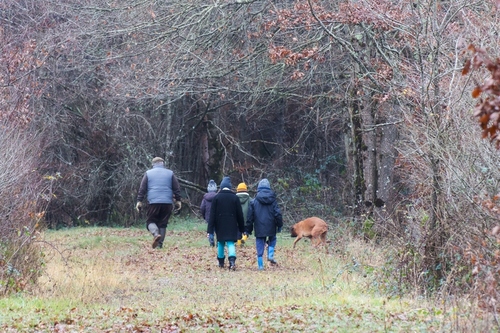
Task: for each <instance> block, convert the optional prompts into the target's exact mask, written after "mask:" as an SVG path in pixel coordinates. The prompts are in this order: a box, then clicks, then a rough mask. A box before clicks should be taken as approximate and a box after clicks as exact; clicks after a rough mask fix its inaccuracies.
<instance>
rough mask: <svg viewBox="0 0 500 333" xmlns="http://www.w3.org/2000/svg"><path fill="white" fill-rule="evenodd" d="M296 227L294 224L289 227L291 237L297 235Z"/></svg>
mask: <svg viewBox="0 0 500 333" xmlns="http://www.w3.org/2000/svg"><path fill="white" fill-rule="evenodd" d="M296 227H297V226H296V225H295V224H294V225H292V226H291V227H290V236H291V237H297V235H298V234H297V231H296Z"/></svg>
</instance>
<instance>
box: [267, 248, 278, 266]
mask: <svg viewBox="0 0 500 333" xmlns="http://www.w3.org/2000/svg"><path fill="white" fill-rule="evenodd" d="M267 260H268V261H269V262H270V263H271V265H277V264H278V263H277V262H276V260H274V246H269V247H268V248H267Z"/></svg>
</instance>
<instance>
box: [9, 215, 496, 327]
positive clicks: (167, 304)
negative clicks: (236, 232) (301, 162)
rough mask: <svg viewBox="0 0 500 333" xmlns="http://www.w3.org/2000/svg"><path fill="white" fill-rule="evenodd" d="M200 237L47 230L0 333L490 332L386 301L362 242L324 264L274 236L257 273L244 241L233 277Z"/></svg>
mask: <svg viewBox="0 0 500 333" xmlns="http://www.w3.org/2000/svg"><path fill="white" fill-rule="evenodd" d="M204 229H205V224H204V223H201V222H199V221H185V220H180V219H178V220H174V221H173V223H172V224H171V225H170V226H169V229H168V232H167V238H166V244H165V246H164V248H163V249H161V250H153V249H151V248H150V242H151V237H150V235H149V234H148V233H147V231H146V229H145V228H131V229H123V228H117V229H113V228H74V229H69V230H59V231H48V232H46V233H45V235H44V240H45V241H46V243H44V246H43V252H44V254H45V256H46V257H45V260H46V273H45V274H44V275H43V276H42V277H41V278H40V283H39V286H38V287H37V289H36V290H34V291H33V292H32V293H24V294H22V295H15V296H13V297H10V298H8V299H3V300H0V331H2V332H460V331H463V332H474V331H476V332H484V331H485V330H488V331H493V329H492V328H491V327H490V326H489V323H488V322H486V321H481V322H479V325H478V320H477V314H475V313H472V312H471V310H470V309H469V310H467V309H465V308H464V307H463V306H460V307H457V305H454V306H453V307H451V306H450V305H447V304H440V305H434V304H432V303H429V302H426V301H424V300H423V299H412V298H411V297H408V298H404V297H403V298H401V297H389V296H388V295H389V291H390V290H391V288H392V287H391V285H390V283H389V282H388V281H384V279H383V278H382V277H383V274H382V271H381V267H382V264H383V258H382V256H381V255H380V254H379V253H378V250H376V249H375V248H372V247H370V246H369V245H367V244H364V243H357V242H356V241H349V242H346V244H345V245H343V246H342V247H343V248H342V249H338V248H337V249H336V250H335V251H331V252H332V253H330V254H325V253H316V252H315V251H313V249H312V248H311V246H310V243H309V242H299V243H298V245H297V247H298V250H297V251H292V248H291V246H292V240H293V239H292V238H290V237H288V235H285V234H280V235H279V236H278V245H277V250H276V259H277V260H278V262H279V265H278V266H277V267H270V266H269V265H266V269H265V270H264V271H258V270H257V264H256V259H255V248H254V241H255V240H254V238H253V237H250V238H249V240H248V241H247V244H246V245H245V246H243V247H241V248H238V249H237V255H238V258H237V262H236V264H237V270H236V271H235V272H231V271H228V270H227V269H225V270H221V269H219V268H218V267H217V261H216V253H215V249H213V248H210V247H209V246H208V241H207V239H206V237H205V231H204ZM471 316H472V318H475V319H473V320H471Z"/></svg>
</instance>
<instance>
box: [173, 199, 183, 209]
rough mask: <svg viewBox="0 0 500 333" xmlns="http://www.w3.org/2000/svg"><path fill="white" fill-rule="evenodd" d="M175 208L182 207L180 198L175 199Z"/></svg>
mask: <svg viewBox="0 0 500 333" xmlns="http://www.w3.org/2000/svg"><path fill="white" fill-rule="evenodd" d="M174 206H175V210H181V208H182V202H181V201H180V200H176V201H175V203H174Z"/></svg>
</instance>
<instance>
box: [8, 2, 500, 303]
mask: <svg viewBox="0 0 500 333" xmlns="http://www.w3.org/2000/svg"><path fill="white" fill-rule="evenodd" d="M498 26H499V25H498V8H497V7H496V2H495V1H478V2H471V1H465V0H453V1H433V0H427V1H386V0H383V1H371V0H366V1H323V0H317V1H314V0H308V1H277V2H276V1H256V0H237V1H234V0H233V1H214V2H210V3H207V2H206V1H198V0H192V1H177V0H174V1H167V2H165V1H154V0H131V1H127V2H125V1H103V0H78V1H76V0H63V1H60V0H58V1H53V0H36V1H35V0H23V1H17V0H4V1H2V3H0V47H1V52H0V64H1V65H0V117H1V118H0V126H1V128H2V131H0V132H1V133H0V143H1V147H2V148H1V149H2V155H3V156H2V159H1V160H0V193H1V200H2V202H1V205H0V213H1V214H0V228H1V229H2V247H1V248H0V250H1V251H2V253H3V254H2V257H1V258H3V259H2V260H1V261H0V262H1V263H2V264H1V265H0V269H1V271H2V275H1V277H2V279H4V280H8V279H13V277H12V275H9V269H8V267H17V266H21V264H19V262H20V261H19V260H20V259H19V258H21V257H22V256H24V257H25V255H26V254H27V253H31V254H32V255H33V263H30V264H29V265H27V266H28V267H33V265H35V266H36V264H35V262H36V260H37V258H36V250H34V249H32V248H30V246H29V244H30V243H31V242H30V239H32V237H33V234H34V232H35V230H36V229H37V228H43V227H49V228H60V227H71V226H85V225H103V226H124V227H128V226H132V225H135V224H137V223H142V222H141V221H140V218H139V217H138V216H137V215H136V213H135V211H134V204H135V199H136V194H137V189H138V186H139V182H140V179H141V177H142V175H143V173H144V172H145V171H146V170H147V169H148V168H149V167H150V164H151V159H152V158H153V157H154V156H160V157H163V158H164V159H165V160H166V164H167V166H168V167H169V168H171V169H172V170H173V171H174V172H175V173H176V175H177V177H178V178H179V179H180V181H181V186H182V195H183V199H182V201H183V204H184V205H183V210H182V212H181V214H183V215H191V216H193V215H198V207H199V204H200V202H201V198H202V196H203V194H204V193H205V191H206V186H207V183H208V181H209V180H210V179H214V180H215V181H216V182H217V183H220V181H221V179H222V177H223V176H225V175H228V176H230V177H231V179H232V182H233V185H234V186H236V185H237V184H238V183H239V182H242V181H244V182H246V183H247V184H248V186H249V189H250V192H251V193H254V192H252V191H255V189H256V184H257V183H258V181H259V180H260V179H262V178H268V179H269V180H270V182H271V186H272V188H273V190H275V191H276V192H277V194H278V197H279V204H280V206H281V208H282V210H283V213H284V218H285V224H286V225H288V226H289V225H291V224H292V223H295V222H297V221H299V220H301V219H303V218H305V217H308V216H313V215H316V216H320V217H322V218H323V219H325V220H327V221H328V222H329V223H330V224H332V225H336V226H341V227H343V228H346V229H349V230H351V231H352V232H353V233H356V234H358V235H359V236H360V237H363V238H365V239H366V240H367V241H371V240H376V241H378V242H381V243H389V244H391V246H394V247H395V248H397V249H398V250H397V253H398V257H397V258H395V261H394V262H393V263H391V264H392V265H393V266H392V270H391V273H394V274H400V275H401V277H402V280H404V281H406V282H407V283H408V284H411V285H416V286H418V287H419V288H422V290H429V291H433V292H434V291H443V292H445V293H447V292H455V291H458V290H472V289H473V288H476V290H479V289H481V288H483V289H482V290H486V289H488V286H491V284H489V282H488V281H490V282H491V281H492V279H493V281H497V280H498V271H496V270H495V267H497V266H496V265H498V264H497V259H498V255H497V252H495V251H496V250H497V248H496V247H497V245H496V236H495V235H496V234H494V233H492V232H491V230H492V228H493V227H494V226H496V225H497V224H498V214H497V209H496V208H497V206H496V202H495V200H496V197H495V195H496V194H497V193H498V181H499V179H500V177H499V170H498V152H497V151H496V147H494V146H492V145H491V144H490V143H489V142H488V140H482V138H481V128H480V127H479V126H478V125H477V119H475V117H474V114H473V109H474V106H475V104H476V100H474V99H473V97H472V96H471V93H470V92H471V91H472V89H473V88H474V85H475V84H476V80H482V79H484V77H485V74H484V73H483V72H481V71H478V72H476V73H474V74H473V75H466V76H463V75H462V74H461V72H462V69H463V64H464V62H465V61H466V59H467V57H468V54H467V47H468V45H469V44H471V43H472V44H476V45H479V46H481V47H483V48H484V49H486V50H487V51H488V52H489V53H490V54H492V55H493V56H495V55H497V54H498V45H499V43H498V42H499V40H498V39H499V37H498ZM14 249H15V250H14ZM19 249H22V250H19ZM9 265H10V266H9ZM30 265H31V266H30ZM19 270H20V271H21V269H19ZM24 274H25V275H28V276H30V278H34V277H35V275H36V274H31V275H30V273H29V270H28V269H27V270H26V271H25V272H24ZM14 280H15V279H14ZM464 287H465V288H464ZM494 294H495V293H486V294H483V296H484V295H486V296H484V297H485V301H484V302H485V304H487V303H488V302H489V301H490V300H491V299H492V298H495V297H496V295H494Z"/></svg>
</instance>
